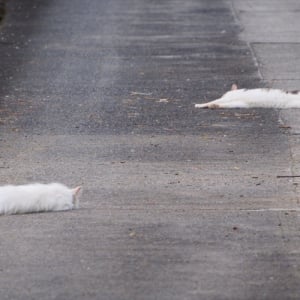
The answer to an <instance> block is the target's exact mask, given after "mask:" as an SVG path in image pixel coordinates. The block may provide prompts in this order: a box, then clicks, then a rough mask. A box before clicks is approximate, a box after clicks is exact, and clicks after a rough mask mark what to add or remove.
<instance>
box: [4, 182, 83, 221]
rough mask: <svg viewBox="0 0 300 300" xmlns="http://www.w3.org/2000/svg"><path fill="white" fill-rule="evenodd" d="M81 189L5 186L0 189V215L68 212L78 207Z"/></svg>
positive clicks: (57, 184) (39, 185) (54, 185)
mask: <svg viewBox="0 0 300 300" xmlns="http://www.w3.org/2000/svg"><path fill="white" fill-rule="evenodd" d="M80 191H81V187H80V186H78V187H76V188H74V189H70V188H68V187H66V186H65V185H62V184H60V183H50V184H41V183H34V184H27V185H17V186H16V185H6V186H1V187H0V214H8V215H9V214H23V213H31V212H42V211H59V210H69V209H74V208H78V207H79V194H80Z"/></svg>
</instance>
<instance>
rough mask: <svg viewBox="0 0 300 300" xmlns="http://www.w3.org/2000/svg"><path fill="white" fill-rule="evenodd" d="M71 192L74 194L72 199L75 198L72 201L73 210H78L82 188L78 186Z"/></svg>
mask: <svg viewBox="0 0 300 300" xmlns="http://www.w3.org/2000/svg"><path fill="white" fill-rule="evenodd" d="M71 192H72V197H73V200H72V203H73V208H78V207H79V197H80V194H81V192H82V187H81V186H77V187H76V188H74V189H71Z"/></svg>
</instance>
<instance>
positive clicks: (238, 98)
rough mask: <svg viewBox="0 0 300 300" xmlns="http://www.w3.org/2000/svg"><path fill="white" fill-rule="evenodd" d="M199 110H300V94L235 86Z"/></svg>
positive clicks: (198, 105) (202, 105) (199, 106)
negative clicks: (260, 108)
mask: <svg viewBox="0 0 300 300" xmlns="http://www.w3.org/2000/svg"><path fill="white" fill-rule="evenodd" d="M195 107H197V108H251V107H264V108H271V107H273V108H300V92H298V91H293V92H286V91H283V90H278V89H250V90H247V89H238V88H237V86H236V85H235V84H234V85H233V86H232V88H231V91H229V92H227V93H225V94H224V95H223V96H222V97H221V98H219V99H217V100H214V101H211V102H207V103H202V104H196V105H195Z"/></svg>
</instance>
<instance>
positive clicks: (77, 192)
mask: <svg viewBox="0 0 300 300" xmlns="http://www.w3.org/2000/svg"><path fill="white" fill-rule="evenodd" d="M81 190H82V186H77V187H76V188H74V189H72V194H73V196H75V197H78V196H79V194H80V192H81Z"/></svg>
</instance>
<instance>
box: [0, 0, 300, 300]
mask: <svg viewBox="0 0 300 300" xmlns="http://www.w3.org/2000/svg"><path fill="white" fill-rule="evenodd" d="M239 2H240V1H237V2H236V4H238V3H239ZM245 3H246V2H245ZM247 3H249V2H247ZM278 5H279V2H278ZM280 5H281V6H282V4H280ZM233 8H234V6H232V3H231V2H230V1H221V0H218V1H208V0H202V1H196V0H188V1H177V0H176V1H163V2H162V1H132V0H125V1H124V0H122V1H121V0H116V1H107V2H104V1H95V0H89V1H84V2H83V1H79V0H78V1H77V0H74V1H72V2H71V1H65V0H61V1H49V2H47V1H44V2H40V1H32V0H30V1H29V0H28V1H27V0H25V1H24V0H22V1H19V0H16V1H10V2H9V3H8V14H7V16H6V19H5V23H4V25H3V28H2V31H1V32H0V40H1V43H0V55H1V57H2V58H3V59H2V60H0V67H1V70H3V71H2V72H0V83H1V84H0V99H1V101H0V120H1V126H0V138H1V149H0V182H1V183H2V184H4V183H24V182H32V181H44V182H48V181H53V180H55V181H61V182H64V183H66V184H68V185H77V184H80V183H82V184H83V185H84V193H83V196H82V208H81V209H79V210H76V211H71V212H64V213H49V214H45V213H44V214H30V215H20V216H4V217H1V218H0V223H1V227H0V228H1V230H0V235H1V236H2V239H1V251H0V290H1V297H2V298H3V299H24V298H26V299H178V300H179V299H180V300H182V299H214V300H215V299H230V300H232V299H249V300H250V299H297V298H298V295H299V289H300V288H299V250H298V249H299V234H298V232H299V226H300V225H299V210H298V202H299V198H298V193H297V184H298V182H297V181H296V180H295V179H291V178H277V176H278V175H293V174H294V172H295V169H294V168H295V164H294V159H295V158H294V157H293V155H294V154H293V153H294V152H293V151H291V149H292V147H291V135H290V134H289V131H288V129H287V128H282V124H281V123H280V118H281V117H280V112H278V111H276V110H264V109H255V110H254V109H253V110H232V111H223V110H220V111H207V110H196V109H194V107H193V103H194V102H199V101H200V100H201V101H204V100H206V99H213V98H215V97H216V96H219V95H220V94H222V93H223V92H224V91H225V90H227V89H228V88H229V87H230V86H231V84H232V83H233V82H237V83H238V84H240V85H241V86H245V87H248V88H251V87H256V86H258V85H259V86H263V85H264V84H265V82H266V81H267V80H268V78H264V80H262V78H261V77H260V74H261V73H260V72H259V70H258V69H257V65H256V63H255V62H256V59H257V57H255V56H253V54H254V53H255V52H253V49H252V48H251V47H250V46H249V41H247V40H246V41H244V40H242V39H241V36H240V35H239V33H240V32H241V30H242V28H243V27H242V24H241V23H240V22H238V18H237V12H238V10H237V9H235V8H234V9H233ZM238 14H239V13H238ZM266 72H267V71H266ZM270 74H271V73H270ZM276 78H278V79H280V77H276ZM199 99H200V100H199ZM281 119H282V118H281ZM293 141H295V140H293Z"/></svg>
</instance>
